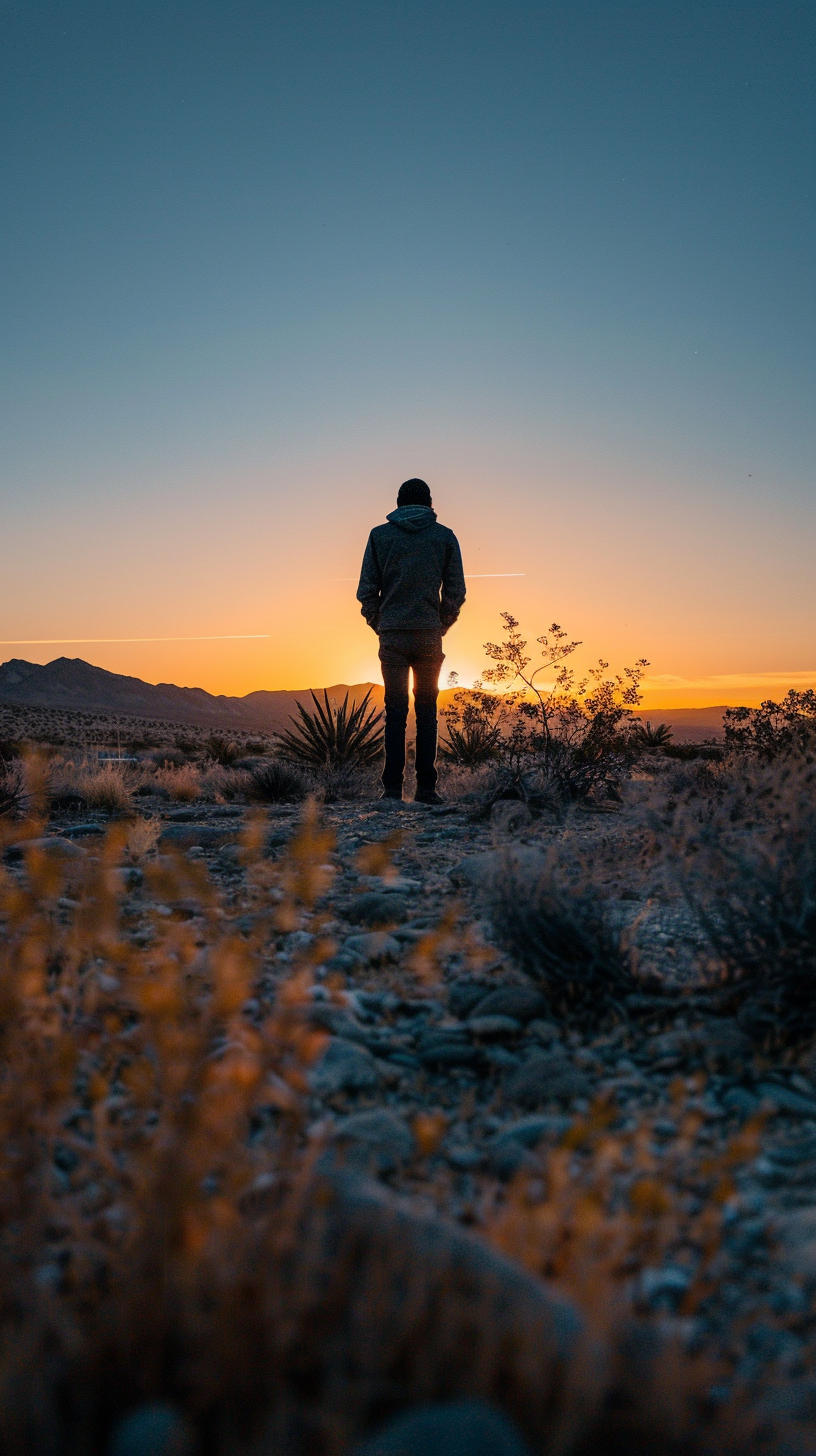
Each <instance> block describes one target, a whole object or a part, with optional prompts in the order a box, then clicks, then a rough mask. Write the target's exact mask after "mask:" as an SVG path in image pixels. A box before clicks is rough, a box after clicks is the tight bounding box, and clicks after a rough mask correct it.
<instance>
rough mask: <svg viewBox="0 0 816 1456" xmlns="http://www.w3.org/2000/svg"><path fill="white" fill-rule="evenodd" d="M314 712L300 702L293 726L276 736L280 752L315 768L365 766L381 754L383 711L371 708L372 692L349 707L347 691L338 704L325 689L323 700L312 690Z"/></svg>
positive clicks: (293, 761)
mask: <svg viewBox="0 0 816 1456" xmlns="http://www.w3.org/2000/svg"><path fill="white" fill-rule="evenodd" d="M311 696H312V701H313V703H314V709H315V710H314V712H313V713H310V712H309V710H308V709H307V708H304V707H303V705H302V703H298V705H297V709H298V714H299V717H298V718H292V719H291V720H290V721H291V722H292V723H293V725H294V726H293V727H292V729H291V730H289V731H288V732H286V733H280V734H278V737H277V747H278V752H279V754H280V756H281V757H282V758H287V759H289V760H290V761H291V762H292V763H297V764H304V765H307V766H309V767H314V768H323V767H330V768H343V769H344V768H365V767H367V766H368V765H369V764H372V763H375V762H376V761H377V759H378V758H379V757H380V755H381V754H382V746H383V728H382V726H381V725H382V723H383V714H382V713H379V712H377V711H376V709H375V708H369V706H368V703H369V698H370V696H371V694H370V692H369V693H366V695H365V697H364V698H363V699H362V701H361V702H359V703H356V704H354V706H353V707H349V700H348V693H346V696H345V698H344V699H343V702H342V703H341V704H340V705H339V706H338V705H337V704H335V703H330V702H329V695H328V693H327V692H325V691H324V693H323V699H324V701H323V703H321V702H320V700H319V698H318V697H317V695H316V694H315V693H312V695H311Z"/></svg>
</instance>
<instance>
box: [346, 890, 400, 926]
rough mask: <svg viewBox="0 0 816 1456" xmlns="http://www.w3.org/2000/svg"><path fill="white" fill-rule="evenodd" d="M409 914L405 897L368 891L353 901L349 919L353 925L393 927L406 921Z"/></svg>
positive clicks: (378, 891)
mask: <svg viewBox="0 0 816 1456" xmlns="http://www.w3.org/2000/svg"><path fill="white" fill-rule="evenodd" d="M407 913H408V902H407V900H406V898H405V896H404V895H400V894H387V893H386V892H385V891H384V890H368V891H366V893H365V894H362V895H358V897H357V899H356V900H353V901H352V903H351V905H350V906H349V909H348V919H349V920H350V921H351V922H352V924H353V925H393V924H394V923H395V922H396V921H399V920H404V919H405V917H406V915H407Z"/></svg>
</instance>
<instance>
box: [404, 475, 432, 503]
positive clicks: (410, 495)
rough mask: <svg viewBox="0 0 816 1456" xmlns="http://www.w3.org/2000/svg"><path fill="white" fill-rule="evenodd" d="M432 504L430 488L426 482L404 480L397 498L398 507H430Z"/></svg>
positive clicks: (415, 479)
mask: <svg viewBox="0 0 816 1456" xmlns="http://www.w3.org/2000/svg"><path fill="white" fill-rule="evenodd" d="M430 504H431V492H430V487H429V486H427V485H426V483H425V481H424V480H418V479H417V478H416V477H414V478H413V480H404V481H403V483H402V485H401V486H400V488H399V494H398V496H397V505H398V506H429V505H430Z"/></svg>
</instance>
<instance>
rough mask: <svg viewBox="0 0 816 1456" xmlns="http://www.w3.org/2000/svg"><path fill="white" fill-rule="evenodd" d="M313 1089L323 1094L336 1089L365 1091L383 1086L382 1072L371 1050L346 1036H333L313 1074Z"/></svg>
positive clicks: (310, 1080)
mask: <svg viewBox="0 0 816 1456" xmlns="http://www.w3.org/2000/svg"><path fill="white" fill-rule="evenodd" d="M309 1082H310V1085H311V1088H312V1091H313V1092H315V1093H317V1095H318V1096H321V1097H330V1096H332V1095H333V1094H334V1093H336V1092H365V1091H368V1090H370V1089H371V1088H374V1087H377V1086H379V1082H380V1072H379V1068H378V1067H377V1063H376V1061H375V1059H374V1057H373V1056H372V1055H371V1052H369V1051H366V1049H365V1047H361V1046H357V1045H356V1043H355V1042H353V1041H346V1039H345V1038H344V1037H340V1036H333V1037H332V1038H331V1039H330V1041H329V1044H328V1046H327V1047H326V1050H325V1051H324V1053H323V1055H322V1057H321V1058H320V1060H319V1061H318V1062H317V1063H316V1064H315V1066H314V1067H313V1068H312V1070H311V1073H310V1075H309Z"/></svg>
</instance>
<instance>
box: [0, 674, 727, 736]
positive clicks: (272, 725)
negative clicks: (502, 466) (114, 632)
mask: <svg viewBox="0 0 816 1456" xmlns="http://www.w3.org/2000/svg"><path fill="white" fill-rule="evenodd" d="M310 691H311V690H310V689H309V688H301V689H297V690H294V691H293V690H289V689H284V688H280V689H276V690H267V689H259V690H258V691H256V692H253V693H247V694H246V696H245V697H242V698H231V697H226V696H225V695H223V694H218V695H216V694H214V693H208V692H205V690H204V688H179V687H176V685H175V683H155V684H153V683H146V682H143V681H142V679H141V678H138V677H126V676H124V674H122V673H118V672H107V671H106V670H105V668H102V667H94V666H93V665H92V664H91V663H90V662H85V661H83V659H82V658H81V657H57V658H55V659H54V661H53V662H47V663H45V664H44V665H41V664H39V663H36V662H26V661H24V660H23V659H22V658H18V657H15V658H12V659H11V660H10V661H9V662H4V663H2V664H0V703H10V704H15V705H17V706H19V707H26V708H45V709H71V710H73V711H75V712H76V711H78V712H83V713H112V714H121V715H122V716H127V717H131V718H150V719H154V720H155V719H159V720H163V721H165V722H169V723H179V724H182V723H183V724H194V725H195V726H196V727H201V728H221V729H224V730H230V729H231V730H232V731H233V732H236V731H243V732H251V731H253V730H254V731H256V732H257V731H261V732H265V733H276V732H278V731H280V729H282V728H284V727H286V725H287V722H288V720H289V718H290V717H291V716H292V714H293V713H295V712H296V705H297V704H298V703H299V702H300V703H303V704H304V705H307V706H310V705H311V698H310ZM316 691H317V692H318V693H319V694H320V695H321V697H322V693H323V689H322V688H319V689H316ZM326 692H327V693H328V695H329V699H330V700H331V699H334V700H335V701H342V699H343V698H344V697H345V695H346V693H348V695H349V701H351V702H359V701H360V700H361V699H362V698H363V697H364V696H365V694H366V693H368V692H370V694H371V703H372V706H376V707H377V708H381V707H382V706H383V697H384V694H383V689H382V686H381V684H379V683H352V684H346V683H335V684H334V685H333V686H332V687H329V688H326ZM451 696H452V693H451V692H450V691H446V692H444V693H442V694H441V695H440V699H441V705H444V704H445V703H446V702H447V701H448V700H449V699H450V697H451ZM724 711H725V710H724V708H722V707H713V708H673V709H672V708H669V709H663V710H660V709H656V708H652V709H650V710H644V709H641V711H640V712H639V713H637V715H636V716H637V717H638V718H640V719H641V720H642V721H644V722H645V721H646V719H647V718H648V719H651V721H652V722H654V723H657V722H665V723H668V724H669V727H670V728H671V729H672V730H673V732H674V736H675V739H676V740H678V741H685V742H699V741H700V740H702V739H704V738H714V737H717V736H718V735H719V734H720V733H721V732H722V716H723V712H724Z"/></svg>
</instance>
